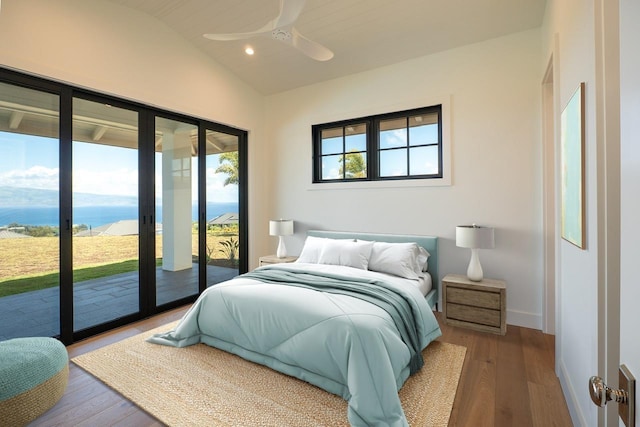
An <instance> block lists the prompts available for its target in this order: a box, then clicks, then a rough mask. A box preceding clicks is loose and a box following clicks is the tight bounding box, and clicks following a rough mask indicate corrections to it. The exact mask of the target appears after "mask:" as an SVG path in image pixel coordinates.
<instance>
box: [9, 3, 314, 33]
mask: <svg viewBox="0 0 640 427" xmlns="http://www.w3.org/2000/svg"><path fill="white" fill-rule="evenodd" d="M0 1H1V0H0ZM289 1H293V3H296V2H302V6H304V2H305V0H280V14H278V16H276V17H275V18H273V19H272V20H271V21H269V22H267V23H266V24H264V25H263V26H262V28H259V29H257V30H255V31H249V32H247V33H228V34H203V36H204V37H205V38H208V39H209V40H218V41H230V40H243V39H248V38H251V37H255V36H259V35H262V34H265V33H269V32H271V31H273V30H275V29H276V28H278V26H279V25H278V21H279V20H280V19H281V17H282V12H283V11H284V9H283V7H291V6H290V5H289V6H288V5H287V3H288V2H289ZM300 10H302V8H300ZM299 13H300V12H298V14H299ZM296 17H297V16H296Z"/></svg>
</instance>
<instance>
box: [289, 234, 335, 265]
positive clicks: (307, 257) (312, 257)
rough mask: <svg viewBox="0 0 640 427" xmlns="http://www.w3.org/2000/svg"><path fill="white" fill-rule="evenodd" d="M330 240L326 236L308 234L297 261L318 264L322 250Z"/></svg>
mask: <svg viewBox="0 0 640 427" xmlns="http://www.w3.org/2000/svg"><path fill="white" fill-rule="evenodd" d="M327 240H329V239H326V238H324V237H314V236H307V239H306V240H305V241H304V246H303V247H302V252H301V253H300V256H299V257H298V259H297V260H296V262H308V263H312V264H317V263H318V259H320V251H321V250H322V246H323V245H324V243H325V242H326V241H327Z"/></svg>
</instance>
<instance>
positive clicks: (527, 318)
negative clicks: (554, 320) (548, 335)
mask: <svg viewBox="0 0 640 427" xmlns="http://www.w3.org/2000/svg"><path fill="white" fill-rule="evenodd" d="M507 324H508V325H515V326H522V327H523V328H530V329H539V330H542V314H540V313H527V312H526V311H517V310H507Z"/></svg>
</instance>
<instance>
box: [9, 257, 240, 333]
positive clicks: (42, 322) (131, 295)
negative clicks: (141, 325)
mask: <svg viewBox="0 0 640 427" xmlns="http://www.w3.org/2000/svg"><path fill="white" fill-rule="evenodd" d="M237 275H238V270H237V269H232V268H224V267H215V266H207V286H212V285H215V284H216V283H220V282H223V281H225V280H228V279H231V278H233V277H235V276H237ZM156 289H157V291H156V301H157V304H158V305H161V304H164V303H167V302H170V301H175V300H177V299H180V298H184V297H186V296H189V295H193V294H196V293H197V292H198V266H197V264H194V266H193V268H192V269H189V270H183V271H177V272H171V271H164V270H162V269H161V268H158V269H157V273H156ZM73 300H74V313H73V314H74V330H82V329H85V328H87V327H90V326H95V325H99V324H100V323H104V322H107V321H110V320H114V319H117V318H119V317H122V316H125V315H128V314H132V313H136V312H137V311H138V310H139V307H138V306H139V301H138V272H137V271H136V272H131V273H122V274H116V275H113V276H109V277H104V278H100V279H94V280H87V281H84V282H79V283H76V284H75V285H74V287H73ZM59 307H60V290H59V288H57V287H54V288H47V289H42V290H39V291H33V292H25V293H22V294H17V295H10V296H7V297H3V298H0V325H2V326H0V341H2V340H6V339H10V338H17V337H27V336H54V335H58V334H59V333H60V314H59V313H60V310H59Z"/></svg>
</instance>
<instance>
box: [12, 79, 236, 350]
mask: <svg viewBox="0 0 640 427" xmlns="http://www.w3.org/2000/svg"><path fill="white" fill-rule="evenodd" d="M246 143H247V133H246V132H245V131H241V130H238V129H234V128H231V127H227V126H224V125H220V124H216V123H212V122H209V121H205V120H202V119H197V118H193V117H187V116H184V115H179V114H175V113H170V112H167V111H162V110H158V109H157V108H153V107H150V106H145V105H142V104H139V103H134V102H130V101H126V100H122V99H117V98H114V97H111V96H106V95H101V94H97V93H94V92H90V91H86V90H82V89H78V88H74V87H71V86H69V85H65V84H62V83H58V82H52V81H47V80H45V79H40V78H35V77H32V76H26V75H23V74H21V73H17V72H13V71H10V70H5V69H2V68H1V67H0V322H1V324H2V327H0V341H1V340H4V339H9V338H14V337H24V336H58V337H60V339H61V340H62V341H63V342H64V343H65V344H69V343H72V342H73V341H75V340H78V339H82V338H85V337H88V336H90V335H92V334H96V333H99V332H102V331H105V330H108V329H110V328H114V327H116V326H120V325H124V324H126V323H128V322H132V321H135V320H138V319H141V318H143V317H146V316H150V315H153V314H155V313H158V312H159V311H161V310H166V309H170V308H173V307H178V306H180V305H183V304H188V303H190V302H192V301H194V300H195V298H196V297H197V295H198V294H199V293H200V292H202V291H204V290H205V289H206V287H207V286H212V285H215V284H216V283H219V282H222V281H224V280H227V279H229V278H231V277H234V276H236V275H237V274H238V273H242V272H245V271H247V264H248V263H247V257H246V255H247V233H246V223H247V209H246V200H247V199H246V182H247V180H246Z"/></svg>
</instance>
